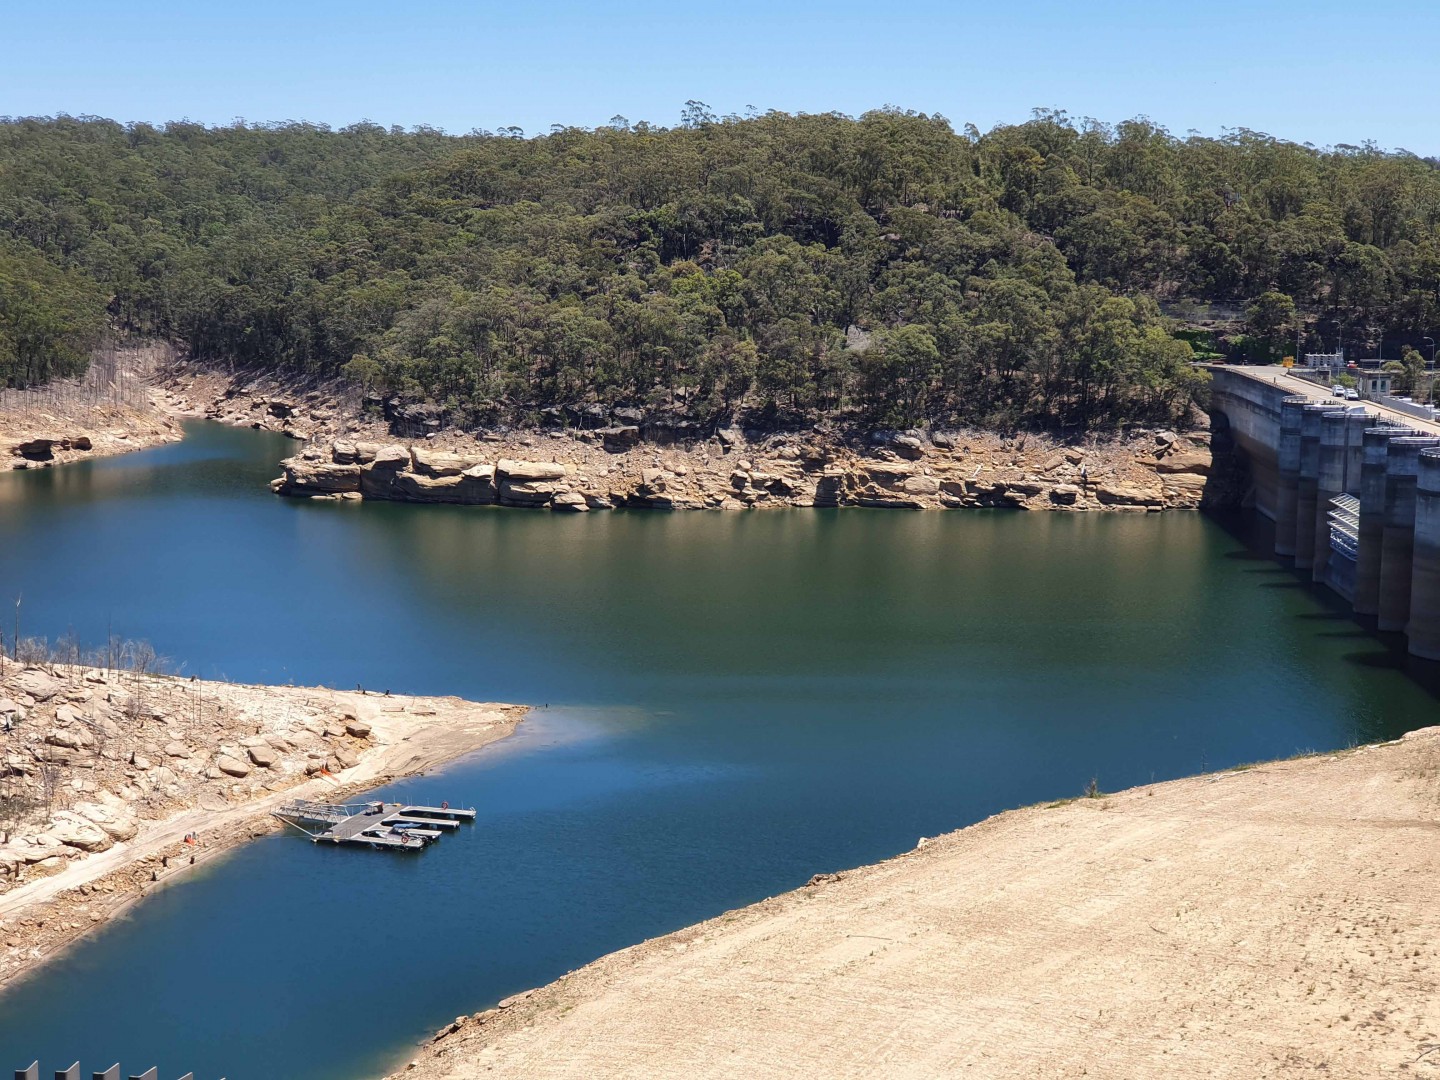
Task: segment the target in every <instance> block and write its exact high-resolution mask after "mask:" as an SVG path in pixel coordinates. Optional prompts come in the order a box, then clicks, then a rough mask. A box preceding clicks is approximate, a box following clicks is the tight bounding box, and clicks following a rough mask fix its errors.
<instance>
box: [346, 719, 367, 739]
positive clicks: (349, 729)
mask: <svg viewBox="0 0 1440 1080" xmlns="http://www.w3.org/2000/svg"><path fill="white" fill-rule="evenodd" d="M345 734H347V735H349V736H351V737H352V738H356V739H368V738H369V737H370V725H369V724H367V723H366V722H365V721H364V720H347V721H346V722H345Z"/></svg>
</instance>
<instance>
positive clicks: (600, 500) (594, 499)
mask: <svg viewBox="0 0 1440 1080" xmlns="http://www.w3.org/2000/svg"><path fill="white" fill-rule="evenodd" d="M585 505H586V506H588V507H589V508H590V509H591V510H611V509H614V506H615V504H614V503H612V502H611V501H610V496H608V495H596V494H591V493H590V492H586V494H585Z"/></svg>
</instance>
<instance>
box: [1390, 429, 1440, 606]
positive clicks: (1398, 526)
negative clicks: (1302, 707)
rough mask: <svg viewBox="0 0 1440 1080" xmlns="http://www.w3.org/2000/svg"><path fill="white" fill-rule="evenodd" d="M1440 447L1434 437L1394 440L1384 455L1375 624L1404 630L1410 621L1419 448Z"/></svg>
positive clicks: (1439, 443)
mask: <svg viewBox="0 0 1440 1080" xmlns="http://www.w3.org/2000/svg"><path fill="white" fill-rule="evenodd" d="M1432 446H1440V438H1437V437H1435V436H1425V437H1423V438H1421V437H1415V436H1402V437H1400V438H1395V439H1391V440H1390V442H1389V445H1388V447H1387V452H1386V456H1385V531H1384V533H1383V534H1382V536H1381V542H1380V602H1379V610H1378V611H1377V612H1376V625H1377V626H1379V628H1380V629H1381V630H1404V629H1405V627H1406V624H1408V623H1409V621H1410V579H1411V575H1412V570H1413V560H1414V550H1415V488H1416V479H1417V477H1418V475H1419V472H1420V451H1421V450H1424V449H1427V448H1428V447H1432Z"/></svg>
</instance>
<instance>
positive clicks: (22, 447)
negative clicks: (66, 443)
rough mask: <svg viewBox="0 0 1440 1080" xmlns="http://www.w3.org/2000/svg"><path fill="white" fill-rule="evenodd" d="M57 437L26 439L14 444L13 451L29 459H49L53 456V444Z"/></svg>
mask: <svg viewBox="0 0 1440 1080" xmlns="http://www.w3.org/2000/svg"><path fill="white" fill-rule="evenodd" d="M59 441H60V440H59V439H26V440H25V441H24V442H20V443H16V444H15V448H14V449H15V453H16V454H18V455H19V456H20V457H23V458H28V459H30V460H31V461H50V460H51V459H52V458H54V457H55V444H56V443H57V442H59Z"/></svg>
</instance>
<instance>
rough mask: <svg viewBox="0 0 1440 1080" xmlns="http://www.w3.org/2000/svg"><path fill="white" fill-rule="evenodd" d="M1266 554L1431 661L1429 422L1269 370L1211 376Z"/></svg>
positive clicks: (1436, 555)
mask: <svg viewBox="0 0 1440 1080" xmlns="http://www.w3.org/2000/svg"><path fill="white" fill-rule="evenodd" d="M1212 373H1213V378H1214V382H1213V386H1214V392H1213V395H1212V405H1211V409H1212V412H1213V413H1215V414H1218V415H1219V416H1223V417H1224V420H1225V421H1226V423H1227V424H1228V430H1229V433H1230V435H1231V436H1232V437H1233V439H1234V442H1235V445H1236V447H1237V448H1238V450H1239V451H1240V452H1241V453H1242V454H1243V455H1244V456H1245V458H1246V459H1247V461H1248V463H1249V465H1250V474H1251V481H1252V484H1251V489H1250V492H1249V493H1248V494H1247V497H1246V505H1253V506H1254V508H1255V509H1256V510H1257V511H1259V512H1260V513H1261V514H1264V515H1265V516H1266V517H1268V518H1270V520H1271V521H1273V522H1274V523H1275V549H1274V550H1275V554H1276V555H1277V556H1280V557H1283V558H1288V559H1291V560H1293V562H1294V566H1295V569H1296V570H1298V571H1302V572H1303V571H1309V574H1310V577H1311V580H1313V581H1315V582H1317V583H1319V584H1322V585H1325V586H1326V587H1327V588H1329V589H1331V590H1332V591H1334V592H1335V593H1338V594H1339V595H1340V596H1341V597H1343V598H1344V599H1345V600H1347V601H1349V603H1350V605H1351V607H1352V608H1353V610H1354V612H1355V614H1356V615H1362V616H1366V617H1368V618H1373V619H1374V620H1375V624H1376V626H1377V628H1378V629H1380V630H1385V631H1391V632H1396V633H1403V634H1404V635H1405V636H1406V639H1407V642H1408V649H1409V652H1410V654H1411V655H1412V656H1417V657H1420V658H1422V659H1425V660H1440V424H1437V423H1435V422H1434V421H1431V420H1425V419H1421V418H1419V417H1417V416H1412V415H1407V414H1406V413H1402V412H1400V411H1398V410H1396V409H1392V408H1389V407H1387V406H1386V405H1384V404H1377V403H1375V402H1370V401H1358V402H1357V401H1343V400H1340V399H1336V398H1334V397H1332V396H1331V394H1330V393H1329V390H1328V388H1327V387H1325V386H1322V385H1319V384H1317V383H1315V382H1312V381H1310V380H1307V379H1304V378H1301V377H1299V376H1297V375H1292V374H1290V372H1289V371H1288V370H1286V369H1281V368H1239V367H1220V366H1216V367H1214V368H1213V369H1212Z"/></svg>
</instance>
